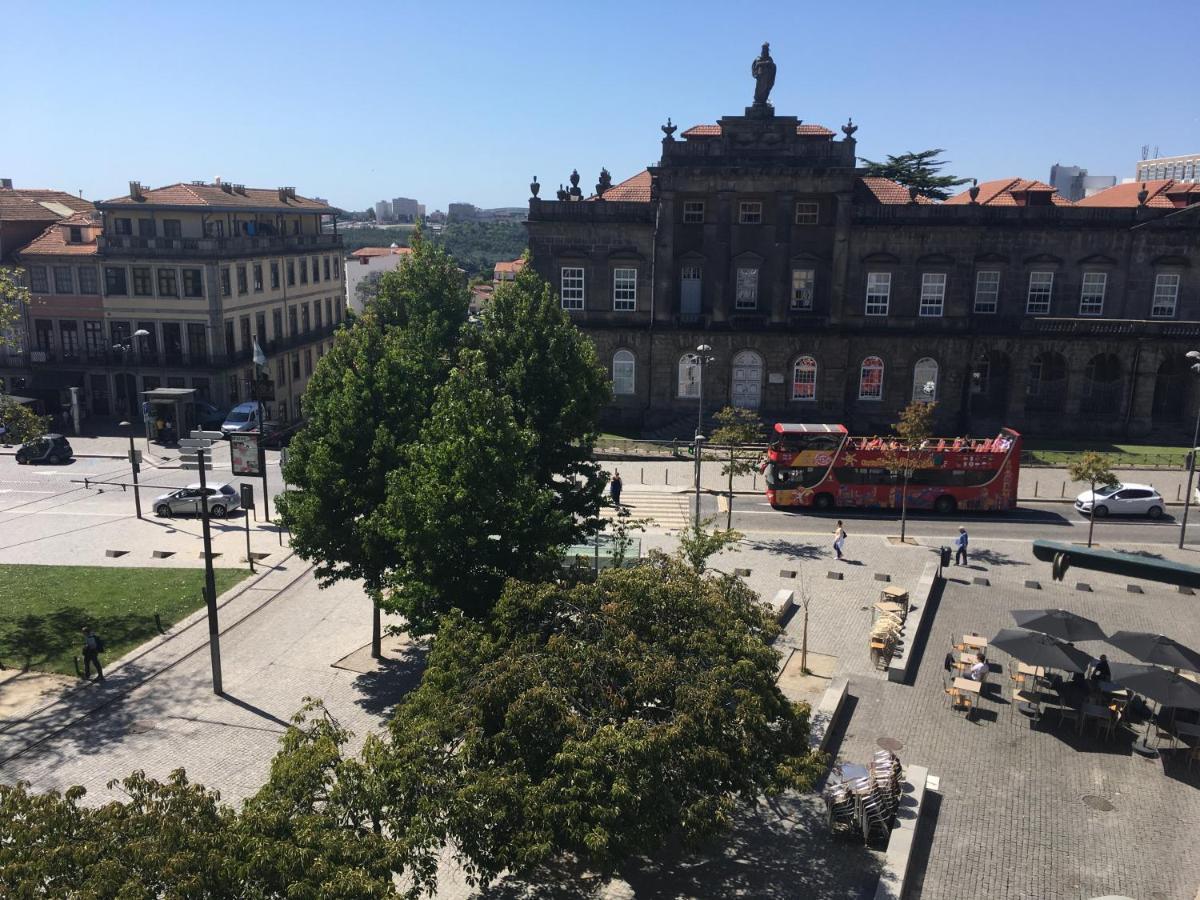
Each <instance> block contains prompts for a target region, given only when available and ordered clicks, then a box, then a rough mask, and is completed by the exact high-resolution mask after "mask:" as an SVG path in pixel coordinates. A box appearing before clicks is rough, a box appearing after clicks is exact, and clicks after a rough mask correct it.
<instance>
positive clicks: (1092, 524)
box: [1088, 481, 1096, 550]
mask: <svg viewBox="0 0 1200 900" xmlns="http://www.w3.org/2000/svg"><path fill="white" fill-rule="evenodd" d="M1091 485H1092V508H1091V510H1090V515H1089V516H1088V549H1089V550H1090V549H1091V548H1092V529H1093V528H1095V527H1096V482H1094V481H1093V482H1092V483H1091Z"/></svg>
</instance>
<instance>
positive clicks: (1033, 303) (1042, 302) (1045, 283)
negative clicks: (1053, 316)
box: [1025, 272, 1054, 316]
mask: <svg viewBox="0 0 1200 900" xmlns="http://www.w3.org/2000/svg"><path fill="white" fill-rule="evenodd" d="M1053 291H1054V273H1053V272H1030V273H1029V293H1028V295H1026V297H1025V313H1026V315H1030V316H1044V315H1046V313H1048V312H1050V295H1051V294H1052V293H1053Z"/></svg>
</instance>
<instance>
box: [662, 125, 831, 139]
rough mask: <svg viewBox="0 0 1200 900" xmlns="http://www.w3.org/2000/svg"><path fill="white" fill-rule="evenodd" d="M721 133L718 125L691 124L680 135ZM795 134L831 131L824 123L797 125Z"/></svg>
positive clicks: (709, 135)
mask: <svg viewBox="0 0 1200 900" xmlns="http://www.w3.org/2000/svg"><path fill="white" fill-rule="evenodd" d="M720 133H721V126H720V125H693V126H692V127H691V128H689V129H688V130H687V131H685V132H683V135H682V137H685V138H694V137H717V136H718V135H720ZM796 134H812V135H819V136H820V137H833V132H832V131H830V130H829V129H828V128H826V127H825V126H824V125H797V126H796Z"/></svg>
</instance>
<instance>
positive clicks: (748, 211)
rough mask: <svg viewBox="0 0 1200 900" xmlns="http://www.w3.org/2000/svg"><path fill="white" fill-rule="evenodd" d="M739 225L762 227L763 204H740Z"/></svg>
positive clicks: (745, 202) (752, 201)
mask: <svg viewBox="0 0 1200 900" xmlns="http://www.w3.org/2000/svg"><path fill="white" fill-rule="evenodd" d="M738 224H739V225H761V224H762V203H760V202H759V201H758V200H743V201H742V202H741V203H739V204H738Z"/></svg>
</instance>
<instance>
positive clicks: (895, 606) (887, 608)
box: [875, 600, 908, 619]
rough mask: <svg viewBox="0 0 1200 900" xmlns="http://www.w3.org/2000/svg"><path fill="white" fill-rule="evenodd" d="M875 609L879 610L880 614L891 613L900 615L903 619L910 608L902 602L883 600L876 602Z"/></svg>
mask: <svg viewBox="0 0 1200 900" xmlns="http://www.w3.org/2000/svg"><path fill="white" fill-rule="evenodd" d="M875 611H876V612H878V613H879V614H880V615H887V614H889V613H890V614H892V615H895V616H898V617H899V618H901V619H903V618H904V617H905V615H906V614H907V612H908V609H907V607H905V606H904V605H903V604H901V603H895V602H893V601H890V600H889V601H887V602H884V601H882V600H881V601H879V602H878V603H876V604H875Z"/></svg>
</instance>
